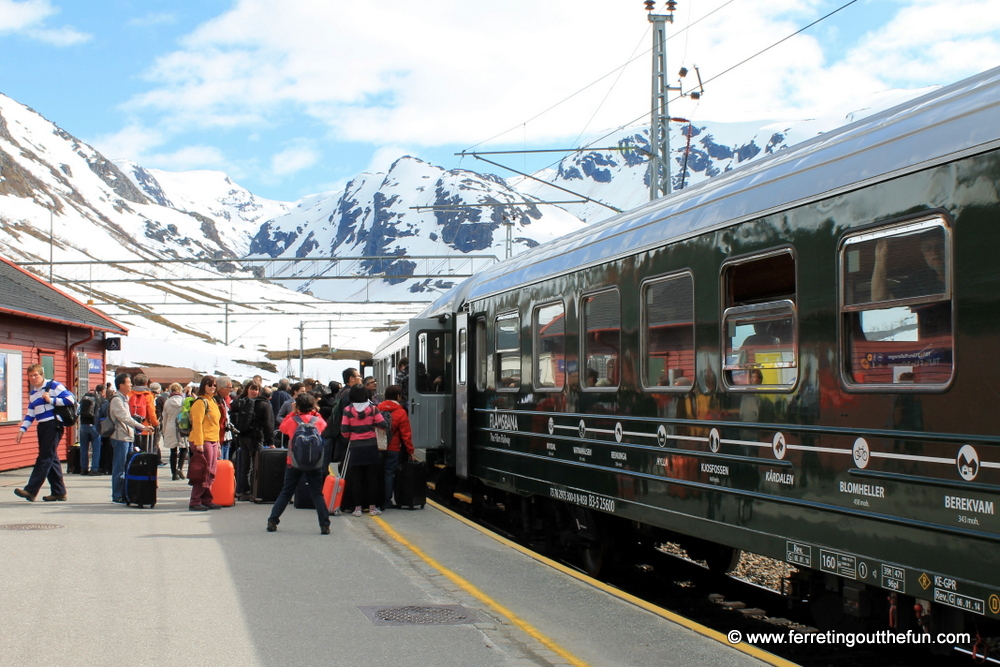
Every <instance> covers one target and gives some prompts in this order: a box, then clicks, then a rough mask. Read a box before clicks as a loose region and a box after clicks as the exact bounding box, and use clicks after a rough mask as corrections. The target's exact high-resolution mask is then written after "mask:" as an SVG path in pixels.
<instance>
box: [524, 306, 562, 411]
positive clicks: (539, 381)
mask: <svg viewBox="0 0 1000 667" xmlns="http://www.w3.org/2000/svg"><path fill="white" fill-rule="evenodd" d="M532 334H533V335H534V345H533V349H534V366H535V376H534V387H535V389H536V390H538V391H557V390H560V389H562V388H563V385H564V384H565V378H566V309H565V308H564V307H563V304H562V302H561V301H560V302H558V303H549V304H545V305H542V306H538V307H536V308H535V311H534V315H533V316H532Z"/></svg>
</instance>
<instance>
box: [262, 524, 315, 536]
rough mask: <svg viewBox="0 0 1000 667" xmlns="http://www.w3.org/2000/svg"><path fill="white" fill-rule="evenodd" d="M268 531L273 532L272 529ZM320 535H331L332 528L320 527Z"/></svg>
mask: <svg viewBox="0 0 1000 667" xmlns="http://www.w3.org/2000/svg"><path fill="white" fill-rule="evenodd" d="M268 530H271V529H270V528H268ZM319 534H320V535H329V534H330V526H320V527H319Z"/></svg>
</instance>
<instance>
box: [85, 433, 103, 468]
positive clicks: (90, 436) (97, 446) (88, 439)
mask: <svg viewBox="0 0 1000 667" xmlns="http://www.w3.org/2000/svg"><path fill="white" fill-rule="evenodd" d="M91 443H93V444H94V458H93V463H91V464H90V471H91V472H97V470H98V468H100V467H101V434H100V433H99V432H98V431H97V427H96V426H94V425H93V424H80V472H84V471H86V470H87V460H88V458H89V453H90V444H91Z"/></svg>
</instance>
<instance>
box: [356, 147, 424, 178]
mask: <svg viewBox="0 0 1000 667" xmlns="http://www.w3.org/2000/svg"><path fill="white" fill-rule="evenodd" d="M416 154H417V153H416V151H413V150H411V149H409V148H404V147H402V146H398V145H394V146H381V147H379V148H378V149H376V150H375V152H374V153H372V157H371V160H369V161H368V166H367V167H366V168H365V171H367V172H369V173H372V174H384V173H386V172H388V171H389V167H391V166H392V163H393V162H395V161H396V160H398V159H399V158H400V157H402V156H403V155H416Z"/></svg>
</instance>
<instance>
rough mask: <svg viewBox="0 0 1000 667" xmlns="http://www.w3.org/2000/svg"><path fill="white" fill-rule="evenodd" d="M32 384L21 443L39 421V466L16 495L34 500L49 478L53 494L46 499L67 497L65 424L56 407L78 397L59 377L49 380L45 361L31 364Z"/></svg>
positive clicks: (19, 435) (30, 377) (29, 377)
mask: <svg viewBox="0 0 1000 667" xmlns="http://www.w3.org/2000/svg"><path fill="white" fill-rule="evenodd" d="M28 383H29V384H30V385H31V395H30V396H29V397H28V410H27V411H26V413H25V415H24V421H23V422H21V430H20V431H19V432H18V434H17V442H18V443H20V442H21V438H22V437H23V436H24V434H25V432H26V431H27V430H28V427H29V426H31V422H38V458H37V459H35V468H34V469H33V470H32V471H31V477H29V478H28V483H27V484H26V485H25V486H24V488H23V489H14V495H15V496H18V497H20V498H24V499H25V500H27V501H29V502H33V501H34V500H35V496H37V495H38V490H39V489H40V488H42V484H44V483H45V480H46V479H48V480H49V485H50V486H51V487H52V495H50V496H43V497H42V500H49V501H52V500H66V484H65V482H63V474H62V463H61V462H60V461H59V441H60V440H62V435H63V425H62V422H60V421H59V419H57V418H56V413H55V406H57V405H64V406H70V407H74V408H75V406H76V400H75V399H74V398H73V394H71V393H70V392H69V390H68V389H66V387H64V386H63V385H61V384H60V383H58V382H56V381H55V380H53V381H52V382H46V381H45V373H44V371H43V369H42V366H41V364H32V365H31V366H28Z"/></svg>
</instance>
